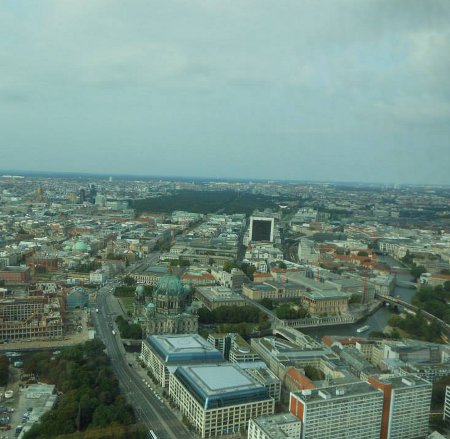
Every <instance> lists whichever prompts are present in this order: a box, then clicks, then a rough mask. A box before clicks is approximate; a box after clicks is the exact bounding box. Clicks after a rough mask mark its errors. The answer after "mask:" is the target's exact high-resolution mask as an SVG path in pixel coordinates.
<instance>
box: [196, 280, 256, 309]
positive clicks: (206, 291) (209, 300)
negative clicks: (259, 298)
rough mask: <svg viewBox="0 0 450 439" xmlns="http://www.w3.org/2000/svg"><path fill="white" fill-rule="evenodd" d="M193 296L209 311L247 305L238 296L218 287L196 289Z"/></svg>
mask: <svg viewBox="0 0 450 439" xmlns="http://www.w3.org/2000/svg"><path fill="white" fill-rule="evenodd" d="M194 296H195V298H196V299H198V300H199V301H200V302H202V303H203V305H204V306H206V308H208V309H209V310H210V311H212V310H214V309H216V308H219V307H220V306H245V305H246V304H247V302H246V301H245V299H244V298H243V297H242V296H241V295H240V294H238V293H235V292H233V291H231V290H230V289H229V288H227V287H222V286H218V285H216V286H211V287H197V288H196V289H195V293H194Z"/></svg>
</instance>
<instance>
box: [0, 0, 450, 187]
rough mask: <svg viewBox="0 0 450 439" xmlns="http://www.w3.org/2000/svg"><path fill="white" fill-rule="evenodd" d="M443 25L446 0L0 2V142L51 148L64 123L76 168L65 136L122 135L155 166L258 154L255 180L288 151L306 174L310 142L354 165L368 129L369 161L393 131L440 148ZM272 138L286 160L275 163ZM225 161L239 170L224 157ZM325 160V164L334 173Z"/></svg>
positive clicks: (449, 122) (446, 35)
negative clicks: (157, 158) (265, 161)
mask: <svg viewBox="0 0 450 439" xmlns="http://www.w3.org/2000/svg"><path fill="white" fill-rule="evenodd" d="M449 22H450V2H448V1H447V0H429V1H427V2H423V1H422V0H399V1H395V2H393V1H392V0H369V1H364V2H362V1H360V0H343V1H341V2H336V1H335V0H301V1H298V0H282V1H278V2H273V1H272V0H247V1H244V2H239V3H236V2H233V1H231V0H217V1H210V0H191V1H189V2H186V1H184V0H168V1H165V2H156V1H154V0H133V2H131V3H127V4H125V3H124V2H122V1H119V0H108V1H106V0H96V1H91V0H67V1H57V0H41V1H40V2H35V3H33V4H32V5H30V4H29V3H27V2H24V1H23V0H15V1H9V2H5V3H4V4H3V5H2V7H1V8H0V65H1V68H0V113H1V114H2V115H4V117H3V118H2V119H1V120H0V129H1V130H2V135H3V137H4V139H5V140H4V142H5V144H6V143H7V144H8V145H15V144H19V143H20V145H23V147H24V148H26V147H29V148H33V147H34V145H35V142H37V141H38V142H37V143H38V144H39V145H40V146H39V148H40V149H41V151H44V150H46V148H54V147H55V146H54V145H59V147H60V148H61V151H60V152H61V154H62V156H64V151H65V150H64V148H65V146H64V145H66V143H68V142H67V139H65V138H64V133H70V136H71V141H70V148H71V149H70V151H69V146H67V156H68V157H69V156H70V157H71V160H70V163H71V165H72V166H74V167H78V168H82V167H83V166H86V164H85V162H84V161H83V159H82V157H81V158H80V160H79V161H78V162H77V158H76V155H75V157H73V156H72V155H71V154H72V151H73V148H75V147H77V146H76V145H80V144H82V145H84V144H89V142H95V145H96V146H97V147H98V148H99V149H101V150H104V149H105V148H107V145H111V144H113V145H114V147H115V148H118V151H119V150H120V147H121V145H122V144H123V143H127V140H126V139H127V138H129V137H131V138H132V142H130V145H131V146H130V145H127V148H128V151H129V152H130V154H131V157H132V154H133V152H135V153H136V155H139V157H141V162H142V161H145V158H147V159H148V161H149V162H151V161H152V153H151V152H146V151H145V149H144V150H143V149H142V148H141V146H140V145H147V144H151V145H153V151H154V150H155V148H156V150H157V151H158V154H164V145H170V148H171V151H172V152H170V157H167V160H163V159H162V158H161V164H164V163H167V162H170V160H171V159H172V157H174V156H175V157H176V156H177V153H176V151H179V152H180V153H181V152H182V151H184V150H185V149H186V148H189V149H190V152H191V154H190V156H189V157H187V158H186V160H185V161H184V163H183V166H188V167H190V169H192V172H191V174H195V173H196V172H200V171H201V170H202V168H204V167H205V166H206V167H208V166H213V165H214V160H213V158H212V157H214V155H215V154H216V155H217V154H218V153H217V152H216V151H217V150H220V151H222V150H224V149H225V150H227V148H231V149H232V150H233V151H235V152H237V151H242V150H245V151H247V150H248V151H247V152H248V155H246V154H247V152H246V153H245V154H244V153H242V154H240V157H243V158H244V157H245V160H247V161H248V160H249V158H250V157H258V156H261V157H263V156H264V155H270V156H271V157H272V159H271V165H273V166H272V169H270V167H265V166H263V165H262V164H258V163H257V162H255V161H253V162H252V164H253V166H256V169H254V170H253V171H252V172H254V174H253V175H254V176H255V177H256V176H258V175H257V174H258V172H260V173H261V175H260V176H261V177H263V178H264V176H265V174H266V173H270V172H272V173H273V177H277V176H278V177H279V176H283V175H287V174H289V178H292V177H293V176H295V174H296V165H295V164H294V163H295V159H296V158H297V157H302V154H303V153H307V154H309V155H310V156H312V155H313V156H314V160H313V161H314V164H315V165H314V169H312V168H311V169H310V170H309V171H311V175H314V173H316V174H317V175H321V173H322V171H323V169H321V166H320V154H322V156H324V157H333V161H334V163H336V166H337V168H339V169H344V168H345V163H344V157H347V158H349V157H350V158H351V157H352V153H351V148H352V147H353V148H356V149H357V150H358V153H357V154H358V157H359V159H358V160H359V162H358V163H359V164H360V166H361V167H365V166H367V168H369V167H370V165H372V164H373V154H372V149H373V142H372V140H373V139H376V140H377V143H378V145H381V146H378V148H380V151H381V153H380V155H379V157H383V151H387V150H396V148H399V146H398V142H400V143H402V142H406V143H409V144H410V145H411V148H412V149H413V150H414V148H416V149H420V148H423V142H421V143H420V142H419V140H418V139H419V138H420V139H422V138H426V137H428V138H430V137H431V138H433V139H434V140H433V142H434V144H433V145H435V147H436V148H444V146H445V145H444V138H445V135H444V134H442V133H448V131H449V126H450V112H449V106H450V100H449V95H450V81H449V80H448V71H450V29H449V26H448V23H449ZM19 104H20V105H19ZM19 108H20V109H19ZM63 116H64V117H63ZM56 124H57V125H58V130H57V131H54V132H52V133H48V132H43V130H41V129H40V127H42V126H47V125H49V126H52V125H56ZM79 124H81V125H82V129H79V126H78V125H79ZM99 129H102V130H106V131H107V132H106V133H99V132H98V130H99ZM108 130H110V132H111V133H114V134H113V135H109V134H108ZM418 130H419V131H420V130H422V131H420V134H421V135H418ZM23 131H25V132H26V133H25V134H20V135H19V134H18V133H19V132H23ZM80 132H83V135H82V134H81V133H80ZM412 133H414V135H413V134H412ZM437 133H441V134H437ZM6 134H7V137H6V138H5V135H6ZM110 137H112V138H113V140H110ZM355 139H356V140H355ZM133 145H134V146H133ZM155 145H156V146H155ZM305 145H308V147H306V146H305ZM348 145H350V146H348ZM356 145H358V146H356ZM1 148H2V141H0V149H1ZM272 148H275V149H277V150H282V149H283V148H286V149H287V150H289V151H290V154H291V155H292V157H293V158H294V159H293V160H287V161H286V160H285V159H283V160H281V158H280V159H279V162H277V158H276V155H275V156H272ZM337 148H341V149H342V150H343V151H345V153H343V154H341V156H342V161H341V162H340V161H339V160H340V159H339V154H336V153H335V151H336V149H337ZM447 149H448V148H447ZM312 150H317V151H319V152H320V153H317V154H316V153H314V154H313V153H312V152H311V151H312ZM442 151H445V149H442ZM220 154H222V153H220ZM444 154H445V153H444ZM447 154H450V153H447ZM118 156H120V151H119V152H118ZM10 157H11V160H16V165H15V167H22V168H26V167H27V166H41V165H39V164H38V163H37V162H36V163H30V164H28V165H27V164H26V162H25V161H24V160H25V159H24V158H23V155H22V156H20V157H19V156H14V154H12V155H11V156H10ZM221 157H222V155H221ZM365 157H367V160H368V162H367V164H365V162H364V160H365ZM369 157H372V158H371V159H369ZM379 157H378V159H379ZM448 158H449V160H450V157H448ZM111 160H112V161H111V166H113V165H114V166H116V167H117V169H118V170H119V168H120V166H122V165H123V163H124V161H123V159H122V160H120V159H118V160H117V161H116V162H115V161H114V160H113V157H112V158H111ZM222 160H225V157H222ZM21 161H23V163H24V164H23V165H22V166H20V163H21ZM203 161H205V165H199V163H203ZM289 162H291V163H289ZM127 163H128V162H127ZM281 165H282V169H283V170H280V166H281ZM164 166H165V167H167V168H170V167H169V166H168V165H167V164H164ZM233 166H234V167H233ZM399 166H400V165H399ZM441 166H442V160H436V163H434V162H433V163H430V167H436V168H439V169H440V167H441ZM394 168H395V166H385V170H386V173H388V172H389V173H391V174H392V173H393V172H394ZM164 169H165V168H164ZM228 169H229V172H230V173H231V174H232V173H233V172H235V173H242V169H243V166H242V165H241V164H240V165H239V166H238V165H237V164H236V165H233V163H232V160H230V167H229V168H228ZM339 169H338V170H333V175H336V176H338V175H339V172H341V174H342V176H343V178H344V177H346V176H345V175H344V174H345V173H344V172H343V171H339ZM405 169H406V166H405ZM335 171H336V172H335ZM122 172H129V170H127V169H122ZM249 172H250V171H249ZM328 172H331V171H330V170H328ZM377 172H379V176H378V178H379V179H383V178H384V177H385V175H384V174H383V170H379V171H377ZM162 173H164V172H162ZM263 174H264V175H263ZM405 174H406V172H405ZM430 174H432V173H428V174H427V175H430ZM435 174H436V175H443V174H442V173H440V172H436V173H435ZM402 175H403V173H402ZM386 176H387V174H386ZM268 177H272V175H269V176H268ZM336 178H337V177H336ZM411 178H414V177H411ZM439 178H441V177H439Z"/></svg>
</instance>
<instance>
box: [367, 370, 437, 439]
mask: <svg viewBox="0 0 450 439" xmlns="http://www.w3.org/2000/svg"><path fill="white" fill-rule="evenodd" d="M368 381H369V383H370V384H372V385H373V386H374V387H376V388H378V389H380V390H382V391H383V393H384V401H383V422H382V428H381V436H380V439H414V438H421V437H425V436H426V435H427V434H428V420H429V416H430V404H431V390H432V385H431V383H430V382H428V381H426V380H424V379H422V378H419V377H418V376H417V375H406V376H396V375H380V376H377V377H369V378H368Z"/></svg>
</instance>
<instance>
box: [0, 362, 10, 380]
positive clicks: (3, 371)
mask: <svg viewBox="0 0 450 439" xmlns="http://www.w3.org/2000/svg"><path fill="white" fill-rule="evenodd" d="M8 379H9V360H8V357H6V356H3V357H0V386H2V387H3V386H6V385H7V384H8Z"/></svg>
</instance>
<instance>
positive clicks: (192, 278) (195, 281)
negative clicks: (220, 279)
mask: <svg viewBox="0 0 450 439" xmlns="http://www.w3.org/2000/svg"><path fill="white" fill-rule="evenodd" d="M181 282H182V283H183V284H187V285H191V286H199V285H214V284H215V283H216V280H215V279H214V276H213V275H212V274H211V273H208V272H207V271H193V270H190V271H187V272H186V273H184V274H183V275H182V276H181Z"/></svg>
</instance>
